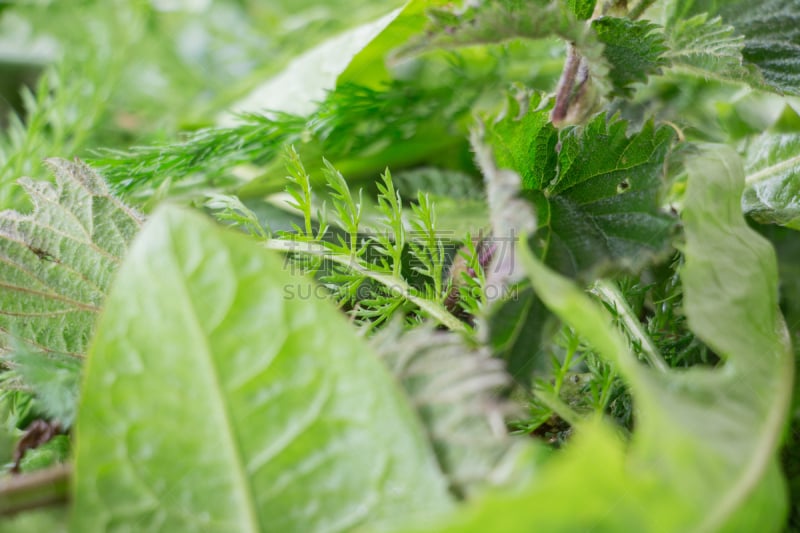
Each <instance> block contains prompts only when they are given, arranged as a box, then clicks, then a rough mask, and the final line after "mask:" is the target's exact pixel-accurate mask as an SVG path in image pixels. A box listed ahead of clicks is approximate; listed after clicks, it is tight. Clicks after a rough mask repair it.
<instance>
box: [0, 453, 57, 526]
mask: <svg viewBox="0 0 800 533" xmlns="http://www.w3.org/2000/svg"><path fill="white" fill-rule="evenodd" d="M69 475H70V467H69V465H66V464H63V465H57V466H54V467H51V468H48V469H46V470H40V471H38V472H34V473H32V474H23V475H19V476H11V477H9V478H8V479H6V480H4V481H2V482H0V516H10V515H14V514H16V513H19V512H22V511H27V510H29V509H37V508H40V507H47V506H50V505H57V504H63V503H66V502H67V501H68V500H69Z"/></svg>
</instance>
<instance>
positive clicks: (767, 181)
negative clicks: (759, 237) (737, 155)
mask: <svg viewBox="0 0 800 533" xmlns="http://www.w3.org/2000/svg"><path fill="white" fill-rule="evenodd" d="M746 172H747V188H746V189H745V191H744V195H743V196H742V206H743V207H744V210H745V212H746V213H748V214H749V215H750V216H752V217H753V218H755V219H756V220H758V221H759V222H765V223H773V224H780V225H782V226H787V227H790V228H793V229H796V230H800V135H799V134H796V133H793V134H783V135H778V134H766V133H765V134H763V135H761V136H759V137H758V138H757V139H755V140H754V141H753V143H752V144H751V145H750V146H749V147H748V149H747V159H746Z"/></svg>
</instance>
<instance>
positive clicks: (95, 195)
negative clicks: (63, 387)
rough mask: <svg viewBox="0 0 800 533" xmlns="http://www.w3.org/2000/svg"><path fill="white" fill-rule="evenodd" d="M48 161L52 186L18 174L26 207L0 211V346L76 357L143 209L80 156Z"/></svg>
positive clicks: (88, 335)
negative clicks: (118, 194) (30, 206)
mask: <svg viewBox="0 0 800 533" xmlns="http://www.w3.org/2000/svg"><path fill="white" fill-rule="evenodd" d="M49 164H50V166H51V168H52V169H53V170H54V172H55V176H56V182H55V186H53V185H51V184H49V183H45V182H33V181H30V180H26V179H24V180H21V181H20V184H21V185H22V187H23V188H24V189H25V190H26V191H27V192H28V194H29V196H30V199H31V202H32V203H33V211H32V212H30V213H28V214H22V213H18V212H16V211H4V212H3V213H0V331H2V332H3V336H4V338H3V340H2V348H4V349H5V350H8V349H10V348H12V346H11V345H10V343H11V342H12V340H13V342H20V343H22V344H23V346H24V347H25V348H26V349H31V350H34V351H42V352H45V353H53V354H62V355H69V356H74V357H81V356H83V354H84V352H85V351H86V348H87V345H88V342H89V338H90V336H91V332H92V327H93V324H94V321H95V318H96V315H97V312H98V311H99V310H100V307H101V305H102V303H103V300H104V298H105V295H106V291H107V290H108V286H109V284H110V281H111V278H112V276H113V274H114V272H115V270H116V268H117V266H118V265H119V264H120V262H121V261H122V257H123V256H124V255H125V252H126V250H127V246H128V243H129V242H130V240H131V239H132V238H133V236H134V235H135V234H136V232H137V231H138V230H139V227H140V225H141V222H142V217H141V215H139V214H138V213H136V212H135V211H134V210H132V209H130V208H128V207H127V206H125V205H124V204H123V203H122V202H121V201H120V200H118V199H117V198H115V197H114V196H113V195H112V194H111V193H110V192H109V190H108V188H107V187H106V185H105V182H103V180H102V179H101V178H100V177H99V176H98V175H97V174H95V173H94V172H93V171H92V170H91V169H89V167H87V166H86V165H84V164H83V163H79V162H75V163H72V162H68V161H63V160H50V161H49Z"/></svg>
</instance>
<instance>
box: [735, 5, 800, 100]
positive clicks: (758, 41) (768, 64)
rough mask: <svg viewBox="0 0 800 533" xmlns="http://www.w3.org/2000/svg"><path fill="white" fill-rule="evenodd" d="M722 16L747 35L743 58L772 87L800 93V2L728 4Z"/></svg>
mask: <svg viewBox="0 0 800 533" xmlns="http://www.w3.org/2000/svg"><path fill="white" fill-rule="evenodd" d="M722 17H723V19H724V20H725V21H726V22H729V23H730V24H732V25H733V26H734V27H735V28H736V31H737V32H739V33H741V34H743V35H744V36H745V40H744V50H743V51H742V55H743V56H744V59H745V61H747V62H748V63H752V64H754V65H756V66H757V67H758V69H759V71H760V72H761V75H762V76H763V77H764V80H765V81H766V83H767V84H768V85H769V86H771V87H774V88H775V89H778V90H779V91H782V92H785V93H789V94H800V56H798V54H797V49H798V47H800V2H798V1H797V0H764V1H762V2H751V1H747V0H740V1H738V2H735V3H734V4H730V3H725V4H724V8H723V10H722Z"/></svg>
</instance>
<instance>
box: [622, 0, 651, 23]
mask: <svg viewBox="0 0 800 533" xmlns="http://www.w3.org/2000/svg"><path fill="white" fill-rule="evenodd" d="M654 3H655V0H639V3H637V4H636V5H635V6H633V7H632V8H631V10H630V11H628V17H629V18H630V19H631V20H636V19H638V18H639V17H641V16H642V15H643V14H644V12H645V11H647V8H648V7H650V6H651V5H653V4H654Z"/></svg>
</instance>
